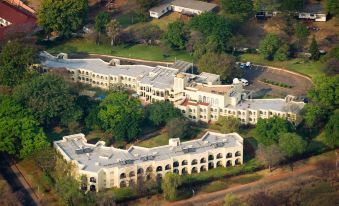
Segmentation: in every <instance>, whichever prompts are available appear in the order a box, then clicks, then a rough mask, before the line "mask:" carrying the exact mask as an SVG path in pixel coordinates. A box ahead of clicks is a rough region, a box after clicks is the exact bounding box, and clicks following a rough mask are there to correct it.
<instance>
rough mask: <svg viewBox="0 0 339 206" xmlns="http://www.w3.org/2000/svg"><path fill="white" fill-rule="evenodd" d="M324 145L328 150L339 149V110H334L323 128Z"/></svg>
mask: <svg viewBox="0 0 339 206" xmlns="http://www.w3.org/2000/svg"><path fill="white" fill-rule="evenodd" d="M325 143H326V144H327V145H328V146H329V147H330V148H332V149H333V148H336V147H339V110H338V109H337V110H335V112H334V114H332V116H331V118H330V120H329V121H328V122H327V124H326V127H325Z"/></svg>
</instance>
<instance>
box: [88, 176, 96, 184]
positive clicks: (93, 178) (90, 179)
mask: <svg viewBox="0 0 339 206" xmlns="http://www.w3.org/2000/svg"><path fill="white" fill-rule="evenodd" d="M89 181H90V182H93V183H96V182H97V180H96V179H95V177H90V178H89Z"/></svg>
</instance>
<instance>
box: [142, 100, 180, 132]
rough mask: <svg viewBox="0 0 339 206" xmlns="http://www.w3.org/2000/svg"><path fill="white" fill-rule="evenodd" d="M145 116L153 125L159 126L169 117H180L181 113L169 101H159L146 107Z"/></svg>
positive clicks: (167, 120)
mask: <svg viewBox="0 0 339 206" xmlns="http://www.w3.org/2000/svg"><path fill="white" fill-rule="evenodd" d="M146 116H147V118H148V119H149V120H150V122H151V123H152V124H153V125H155V126H161V125H164V124H166V123H167V122H169V121H170V120H171V119H174V118H180V117H182V114H181V112H180V110H179V109H177V108H175V107H174V106H173V104H172V103H171V102H167V101H161V102H155V103H153V104H150V105H149V106H148V107H147V108H146Z"/></svg>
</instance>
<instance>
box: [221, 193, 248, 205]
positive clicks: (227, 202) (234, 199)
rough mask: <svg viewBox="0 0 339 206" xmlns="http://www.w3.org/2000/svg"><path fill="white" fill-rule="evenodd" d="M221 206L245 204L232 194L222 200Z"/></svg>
mask: <svg viewBox="0 0 339 206" xmlns="http://www.w3.org/2000/svg"><path fill="white" fill-rule="evenodd" d="M223 206H247V204H246V203H243V202H241V201H240V200H239V198H237V197H236V196H235V195H233V194H227V195H226V196H225V198H224V204H223Z"/></svg>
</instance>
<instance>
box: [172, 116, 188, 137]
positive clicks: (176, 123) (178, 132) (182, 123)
mask: <svg viewBox="0 0 339 206" xmlns="http://www.w3.org/2000/svg"><path fill="white" fill-rule="evenodd" d="M166 129H167V131H168V137H169V138H180V139H186V138H187V137H188V135H189V133H190V122H189V120H187V119H186V118H174V119H171V120H170V121H168V122H167V124H166Z"/></svg>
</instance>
